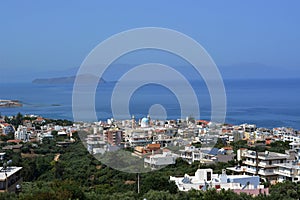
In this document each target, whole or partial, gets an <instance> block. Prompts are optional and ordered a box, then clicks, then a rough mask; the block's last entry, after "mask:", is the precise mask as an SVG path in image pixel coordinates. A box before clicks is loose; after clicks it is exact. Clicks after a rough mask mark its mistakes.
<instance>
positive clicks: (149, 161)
mask: <svg viewBox="0 0 300 200" xmlns="http://www.w3.org/2000/svg"><path fill="white" fill-rule="evenodd" d="M177 157H178V156H177V155H176V154H172V153H171V152H163V153H162V154H153V155H149V156H147V157H146V158H144V165H145V167H150V168H151V169H159V168H161V167H165V166H167V165H171V164H175V163H176V159H177Z"/></svg>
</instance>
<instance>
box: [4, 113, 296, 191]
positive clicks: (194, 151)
mask: <svg viewBox="0 0 300 200" xmlns="http://www.w3.org/2000/svg"><path fill="white" fill-rule="evenodd" d="M0 135H1V148H2V150H1V153H0V160H1V165H2V168H1V170H0V192H15V193H20V192H21V191H22V189H23V188H22V184H23V183H22V181H23V177H22V174H23V173H22V171H23V169H22V167H23V166H17V165H16V166H14V165H12V164H13V163H14V160H13V159H12V160H10V159H7V158H6V157H9V156H8V155H10V157H12V158H13V154H14V153H21V155H22V158H21V159H27V158H28V157H30V156H35V155H37V154H43V155H46V154H47V153H51V151H52V153H54V158H53V160H54V161H56V162H57V161H58V160H59V159H60V155H61V153H60V152H62V150H61V149H64V148H66V147H68V146H71V145H73V144H74V143H76V142H78V141H81V142H82V143H83V144H84V146H85V148H86V150H87V151H88V152H89V153H90V154H92V155H94V156H95V157H96V158H99V159H100V161H101V162H103V163H104V164H106V165H108V166H110V167H112V168H115V169H117V170H121V171H122V170H123V171H125V172H127V171H126V170H127V169H125V168H124V166H122V165H121V167H122V169H118V166H119V165H120V162H118V164H119V165H117V167H115V166H114V165H113V163H114V162H112V163H110V162H107V163H106V161H105V160H102V157H101V156H104V155H106V154H109V155H114V154H111V153H117V152H120V151H125V152H127V153H128V154H129V155H130V157H131V158H129V157H128V158H126V159H138V160H139V161H142V162H141V164H142V169H140V170H141V171H140V172H151V171H155V170H158V169H163V168H164V167H167V166H172V165H173V166H174V165H176V163H177V164H178V162H185V163H187V165H190V166H191V167H192V166H194V167H195V165H196V166H197V167H196V168H197V169H196V170H195V171H194V172H192V173H191V171H190V170H188V169H187V170H186V172H184V173H183V174H176V176H171V175H170V176H169V181H172V182H173V183H174V184H175V185H176V187H177V190H178V191H183V192H186V191H191V190H199V191H207V190H209V189H215V190H216V191H220V190H229V189H230V190H232V191H233V192H235V193H237V194H240V193H246V194H248V195H251V196H258V195H269V193H270V191H269V187H271V186H272V185H276V184H278V183H282V182H286V181H289V182H294V183H298V182H299V181H300V157H299V156H300V135H299V131H297V130H294V129H292V128H288V127H276V128H272V129H268V128H261V127H256V125H255V124H240V125H232V124H218V123H214V122H209V121H206V120H196V119H194V118H193V117H187V118H186V119H177V120H156V119H152V118H151V116H149V115H148V116H146V117H144V118H141V119H136V118H135V117H134V116H132V118H131V119H128V120H114V119H107V120H106V121H99V122H93V123H86V122H71V121H68V120H51V119H46V118H43V117H42V116H36V115H24V116H23V115H21V114H20V113H19V114H18V115H16V116H2V117H1V118H0ZM49 144H52V145H54V146H55V147H53V146H50V145H49ZM46 145H48V146H47V147H46ZM53 149H56V151H54V150H53ZM116 155H117V154H116ZM97 156H99V157H97ZM104 157H105V156H104ZM113 160H115V159H113ZM137 163H138V162H137ZM219 163H226V165H224V168H220V169H218V170H216V169H212V167H213V166H216V165H218V164H219ZM125 167H126V166H125ZM100 170H101V169H100ZM128 172H133V171H128ZM137 173H138V172H137ZM58 176H59V175H58ZM138 192H139V191H138Z"/></svg>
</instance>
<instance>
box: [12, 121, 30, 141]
mask: <svg viewBox="0 0 300 200" xmlns="http://www.w3.org/2000/svg"><path fill="white" fill-rule="evenodd" d="M27 129H28V128H27V126H22V125H19V126H18V129H17V131H16V132H15V139H16V140H22V141H25V142H26V141H28V140H29V136H30V131H27Z"/></svg>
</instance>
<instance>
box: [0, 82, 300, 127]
mask: <svg viewBox="0 0 300 200" xmlns="http://www.w3.org/2000/svg"><path fill="white" fill-rule="evenodd" d="M174 84H177V83H174ZM115 85H116V83H114V82H105V83H99V85H98V87H97V90H96V92H95V94H96V95H95V110H96V113H97V119H98V120H107V119H108V118H112V117H113V112H112V108H111V105H112V104H111V98H112V93H113V90H114V88H115ZM191 85H192V86H193V89H194V91H195V94H196V96H197V99H198V103H199V109H200V118H201V119H204V120H210V117H211V102H210V101H211V99H210V94H209V92H208V90H207V87H206V85H205V83H204V82H201V81H200V82H197V81H194V82H193V83H191ZM224 85H225V91H226V105H227V107H226V118H225V122H226V123H229V124H242V123H248V124H256V125H257V126H258V127H266V128H273V127H283V126H285V127H292V128H294V129H297V130H300V87H299V86H300V79H266V80H265V79H253V80H251V79H248V80H224ZM183 90H184V88H183ZM72 94H73V84H34V83H0V99H11V100H19V101H21V102H22V104H23V106H22V107H16V108H0V114H1V115H7V116H11V115H16V114H17V113H18V112H20V113H22V114H23V115H25V114H35V115H40V116H43V117H45V118H54V119H68V120H73V112H72ZM83 95H84V94H83ZM176 97H177V96H176V94H174V93H173V92H172V91H171V90H170V89H169V88H166V87H164V86H161V85H157V84H148V85H144V86H140V87H138V89H137V90H135V92H134V93H133V94H131V97H130V100H129V103H128V108H129V111H130V114H132V115H134V116H135V117H136V118H142V117H145V116H146V115H147V114H148V112H149V108H150V107H151V106H152V105H155V104H159V105H161V106H163V107H164V109H165V112H166V118H168V119H178V118H180V117H181V113H180V102H179V100H178V99H177V98H176ZM191 115H193V113H192V112H191Z"/></svg>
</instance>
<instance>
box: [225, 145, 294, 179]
mask: <svg viewBox="0 0 300 200" xmlns="http://www.w3.org/2000/svg"><path fill="white" fill-rule="evenodd" d="M242 157H243V159H244V161H243V164H244V166H239V167H229V168H227V169H229V170H231V171H233V172H236V173H243V174H252V175H259V176H260V177H261V178H262V179H264V180H265V181H271V182H276V181H277V178H278V174H276V173H275V170H276V169H277V165H276V164H283V163H286V161H287V159H288V158H289V155H287V154H281V153H275V152H269V151H265V152H255V151H252V150H248V151H247V152H245V153H244V154H242Z"/></svg>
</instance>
